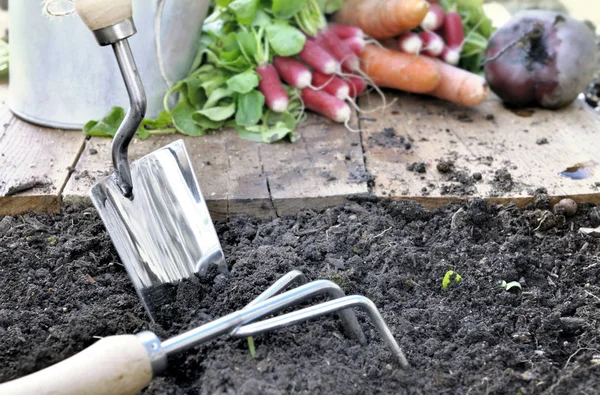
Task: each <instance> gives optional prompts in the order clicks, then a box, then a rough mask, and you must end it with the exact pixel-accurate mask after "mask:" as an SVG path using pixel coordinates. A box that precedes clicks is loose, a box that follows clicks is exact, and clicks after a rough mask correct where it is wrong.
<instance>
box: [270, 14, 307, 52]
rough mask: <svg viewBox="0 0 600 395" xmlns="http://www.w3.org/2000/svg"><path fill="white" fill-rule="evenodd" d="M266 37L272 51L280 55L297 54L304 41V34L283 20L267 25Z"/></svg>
mask: <svg viewBox="0 0 600 395" xmlns="http://www.w3.org/2000/svg"><path fill="white" fill-rule="evenodd" d="M267 39H268V41H269V44H270V45H271V48H273V52H275V53H276V54H278V55H281V56H294V55H297V54H299V53H300V51H302V48H304V43H305V42H306V36H304V34H302V32H301V31H300V30H298V29H296V28H295V27H293V26H290V24H289V23H287V22H285V21H274V22H273V23H272V24H271V25H269V26H267Z"/></svg>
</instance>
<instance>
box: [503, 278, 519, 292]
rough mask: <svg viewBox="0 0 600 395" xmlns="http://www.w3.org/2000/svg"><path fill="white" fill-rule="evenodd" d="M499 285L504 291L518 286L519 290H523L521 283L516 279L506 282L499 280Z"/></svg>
mask: <svg viewBox="0 0 600 395" xmlns="http://www.w3.org/2000/svg"><path fill="white" fill-rule="evenodd" d="M499 285H500V287H501V288H504V289H505V290H506V291H510V290H511V289H513V288H518V289H519V290H520V291H522V290H523V287H522V286H521V283H520V282H518V281H511V282H509V283H507V282H506V281H504V280H503V281H501V282H500V284H499Z"/></svg>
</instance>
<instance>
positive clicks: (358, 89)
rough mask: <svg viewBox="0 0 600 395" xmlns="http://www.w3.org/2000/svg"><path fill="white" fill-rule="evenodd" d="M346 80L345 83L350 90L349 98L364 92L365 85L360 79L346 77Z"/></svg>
mask: <svg viewBox="0 0 600 395" xmlns="http://www.w3.org/2000/svg"><path fill="white" fill-rule="evenodd" d="M346 79H347V81H346V83H347V84H348V87H349V88H350V94H349V96H350V97H351V98H356V97H358V96H359V95H361V94H362V93H363V92H364V91H365V89H367V83H366V82H365V80H364V79H363V78H361V77H355V76H351V77H347V78H346Z"/></svg>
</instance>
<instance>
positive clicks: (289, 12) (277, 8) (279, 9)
mask: <svg viewBox="0 0 600 395" xmlns="http://www.w3.org/2000/svg"><path fill="white" fill-rule="evenodd" d="M307 2H308V0H273V5H272V6H271V10H272V12H273V15H274V16H275V18H278V19H290V18H292V17H293V16H294V15H296V14H297V13H298V12H300V11H301V10H302V8H304V6H305V5H306V3H307Z"/></svg>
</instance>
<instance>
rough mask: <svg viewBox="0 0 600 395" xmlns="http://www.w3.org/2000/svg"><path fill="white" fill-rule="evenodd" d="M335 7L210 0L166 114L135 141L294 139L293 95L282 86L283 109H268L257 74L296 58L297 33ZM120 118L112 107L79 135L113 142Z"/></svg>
mask: <svg viewBox="0 0 600 395" xmlns="http://www.w3.org/2000/svg"><path fill="white" fill-rule="evenodd" d="M341 1H342V0H328V1H326V2H325V1H316V0H295V1H289V0H215V1H214V2H213V5H214V7H213V8H212V12H211V14H210V15H209V16H208V17H207V18H206V20H205V23H204V25H203V34H202V36H201V37H199V40H198V49H197V51H196V54H195V57H194V60H193V62H192V65H191V68H190V71H189V73H188V75H187V76H186V78H184V79H182V80H181V81H178V82H177V83H176V84H175V85H174V86H173V87H172V88H171V89H170V90H169V92H167V94H166V95H165V97H164V108H165V111H163V112H162V113H161V114H160V115H159V116H158V117H157V119H145V120H144V121H143V122H142V125H141V126H140V128H139V130H138V137H139V138H141V139H145V138H148V137H150V136H151V135H152V134H160V133H174V132H179V133H181V134H184V135H188V136H202V135H204V134H206V133H207V132H209V131H216V130H219V129H221V128H223V127H233V128H235V129H236V130H237V131H238V132H239V133H240V136H242V137H243V138H246V139H248V140H252V141H257V142H264V143H273V142H276V141H280V140H283V139H287V140H289V141H297V140H298V139H299V138H300V136H299V134H298V133H296V126H297V123H298V122H300V121H301V120H302V119H304V107H303V106H302V103H301V101H300V99H299V94H298V92H296V91H295V90H294V89H293V88H290V87H286V89H287V91H288V94H289V95H290V104H289V107H288V109H287V111H285V112H284V113H281V114H279V113H277V114H276V113H273V112H271V111H269V110H268V109H267V107H266V106H265V97H264V96H263V94H262V93H261V92H260V91H259V90H258V87H259V84H260V76H259V75H258V74H257V73H256V72H255V69H256V68H257V67H258V66H259V65H263V64H267V63H271V62H272V60H273V57H274V56H294V55H297V54H298V53H300V52H301V51H302V48H303V47H304V44H305V42H306V37H305V35H304V34H303V33H302V32H301V30H300V29H304V30H305V31H309V30H310V31H317V30H318V29H320V27H322V26H323V23H324V16H323V12H322V9H323V10H324V9H325V8H327V9H334V8H336V7H338V8H339V7H340V6H341V4H342V3H341ZM307 29H309V30H307ZM123 118H124V110H123V109H122V108H114V109H112V110H111V112H110V113H109V114H107V115H106V116H105V117H104V118H103V119H102V120H100V121H91V122H90V123H88V124H87V125H86V128H85V132H86V134H88V135H90V136H107V137H113V136H114V135H115V133H116V131H117V129H118V127H119V126H120V124H121V122H122V121H123Z"/></svg>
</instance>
